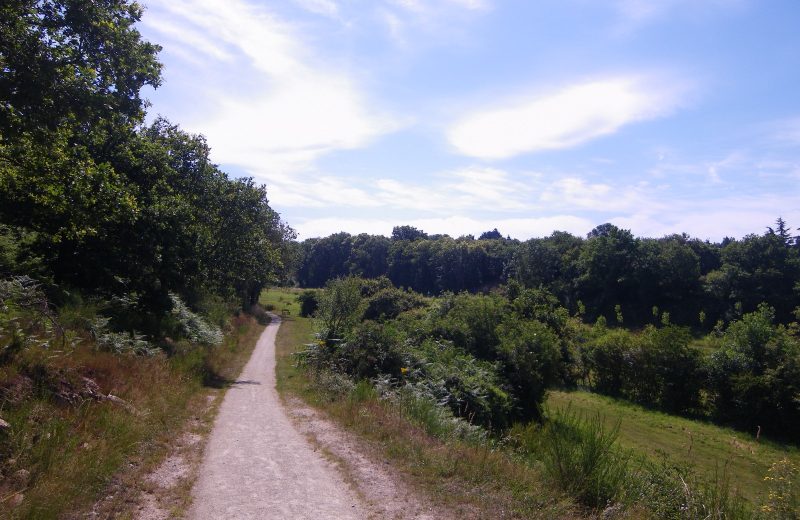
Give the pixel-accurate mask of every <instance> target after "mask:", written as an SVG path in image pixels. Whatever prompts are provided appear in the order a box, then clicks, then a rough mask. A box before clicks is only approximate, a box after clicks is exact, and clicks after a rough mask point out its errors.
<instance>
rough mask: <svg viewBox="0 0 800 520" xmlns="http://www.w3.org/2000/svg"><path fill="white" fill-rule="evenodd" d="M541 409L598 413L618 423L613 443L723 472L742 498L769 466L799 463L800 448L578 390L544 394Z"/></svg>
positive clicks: (761, 486) (754, 492) (758, 493)
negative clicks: (783, 461)
mask: <svg viewBox="0 0 800 520" xmlns="http://www.w3.org/2000/svg"><path fill="white" fill-rule="evenodd" d="M547 406H548V407H549V408H551V409H553V408H563V407H566V406H570V407H571V408H572V409H573V410H575V411H577V412H580V413H582V414H586V415H594V414H600V416H601V417H602V418H603V419H604V421H605V423H606V424H607V425H608V426H613V425H614V424H616V423H617V421H619V423H620V432H619V443H620V444H621V445H622V446H623V447H626V448H630V449H633V450H635V451H636V452H638V453H643V454H646V455H647V456H650V457H654V458H655V457H659V456H660V454H662V453H665V454H667V455H668V456H669V457H670V458H671V459H672V460H675V461H679V462H683V463H689V464H692V465H693V466H694V467H695V469H696V470H697V471H698V472H700V473H702V474H705V475H708V476H713V474H714V472H715V471H717V470H719V471H726V472H727V475H728V477H729V478H730V480H731V485H732V487H734V488H736V489H738V490H739V492H740V493H741V494H742V496H744V497H745V498H747V499H750V500H760V499H762V498H763V495H764V493H765V492H766V485H765V484H766V483H765V482H764V476H765V475H766V473H767V470H768V469H769V466H770V464H772V463H773V462H776V461H778V460H780V459H782V458H784V457H788V458H789V459H790V460H792V461H793V462H794V463H795V464H797V463H800V449H798V448H797V447H796V446H794V447H793V446H786V445H781V444H777V443H774V442H770V441H768V440H765V439H764V438H762V439H761V440H760V441H756V439H755V436H754V435H747V434H746V433H742V432H739V431H736V430H732V429H728V428H722V427H719V426H716V425H713V424H709V423H705V422H701V421H696V420H692V419H686V418H683V417H676V416H673V415H668V414H665V413H661V412H657V411H652V410H648V409H646V408H642V407H640V406H636V405H632V404H629V403H625V402H623V401H619V400H616V399H612V398H610V397H605V396H601V395H597V394H592V393H589V392H583V391H573V392H561V391H553V392H550V394H549V397H548V400H547Z"/></svg>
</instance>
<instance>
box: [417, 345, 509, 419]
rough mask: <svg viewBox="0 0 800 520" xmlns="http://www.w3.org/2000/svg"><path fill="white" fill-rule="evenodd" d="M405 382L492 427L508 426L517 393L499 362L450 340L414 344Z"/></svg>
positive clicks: (460, 412)
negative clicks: (479, 356) (478, 356)
mask: <svg viewBox="0 0 800 520" xmlns="http://www.w3.org/2000/svg"><path fill="white" fill-rule="evenodd" d="M409 357H410V362H409V366H408V367H407V370H406V372H405V374H403V377H402V382H404V383H406V386H410V387H412V388H414V389H415V391H416V392H417V393H418V394H419V395H422V396H425V397H427V398H429V399H432V400H434V401H435V402H437V403H439V404H441V405H445V406H447V407H449V408H450V410H451V411H452V412H453V413H455V414H456V415H457V416H458V417H463V418H466V419H468V420H469V422H471V423H475V424H480V425H483V426H487V427H491V428H496V429H500V428H504V427H506V426H508V424H509V422H510V418H511V416H512V413H513V411H514V395H513V394H512V393H509V392H508V391H507V389H506V388H505V387H506V386H507V383H506V382H505V381H504V378H503V377H502V374H501V371H500V368H499V366H498V365H497V364H496V363H489V362H487V361H482V360H478V359H475V358H474V357H473V356H471V355H469V354H467V353H466V352H464V351H463V350H461V349H459V348H457V347H455V346H454V345H452V344H451V343H449V342H446V341H439V340H433V339H426V340H424V341H423V342H422V343H421V344H420V345H416V346H413V347H412V348H411V350H410V352H409Z"/></svg>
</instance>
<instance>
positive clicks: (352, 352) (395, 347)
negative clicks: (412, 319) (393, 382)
mask: <svg viewBox="0 0 800 520" xmlns="http://www.w3.org/2000/svg"><path fill="white" fill-rule="evenodd" d="M327 350H328V351H330V352H331V354H332V359H331V362H332V365H333V367H334V369H335V370H342V371H344V372H346V373H347V374H349V375H351V376H353V377H354V378H356V379H365V378H366V379H370V378H373V377H376V376H377V375H379V374H388V375H390V376H393V377H399V376H400V374H401V370H400V369H401V368H403V366H404V365H405V361H404V359H403V357H404V356H403V351H402V349H401V344H400V336H399V335H398V333H397V332H396V331H395V330H393V329H392V328H391V327H388V326H381V325H379V324H377V323H375V322H372V321H366V322H363V323H360V324H358V325H356V326H355V327H354V328H353V329H352V330H351V331H350V332H349V333H348V334H347V335H346V337H345V340H344V341H343V342H341V343H339V344H333V345H331V347H330V348H328V349H327Z"/></svg>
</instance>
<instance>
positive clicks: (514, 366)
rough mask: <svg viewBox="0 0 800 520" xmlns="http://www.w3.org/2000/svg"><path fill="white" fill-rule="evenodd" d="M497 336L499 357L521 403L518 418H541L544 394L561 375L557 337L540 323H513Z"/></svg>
mask: <svg viewBox="0 0 800 520" xmlns="http://www.w3.org/2000/svg"><path fill="white" fill-rule="evenodd" d="M497 333H498V336H499V337H500V346H499V347H498V358H499V359H500V362H501V363H502V366H503V373H504V375H505V377H506V378H507V380H508V381H509V383H510V385H511V388H512V389H513V392H514V395H515V396H516V398H517V400H518V405H519V406H518V408H517V412H518V413H517V415H518V417H521V418H525V419H527V418H535V419H539V418H541V404H542V401H543V400H544V396H545V392H546V390H547V388H548V387H549V386H551V385H552V384H553V383H554V382H555V380H556V376H557V373H558V363H559V359H560V357H561V352H560V348H559V340H558V337H557V336H556V335H555V333H554V332H553V331H552V330H551V329H550V328H548V327H547V325H545V324H544V323H540V322H538V321H520V320H510V321H508V322H506V323H503V324H502V325H500V326H499V327H498V328H497Z"/></svg>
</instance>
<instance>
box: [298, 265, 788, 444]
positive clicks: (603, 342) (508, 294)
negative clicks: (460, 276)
mask: <svg viewBox="0 0 800 520" xmlns="http://www.w3.org/2000/svg"><path fill="white" fill-rule="evenodd" d="M386 283H387V282H386V281H385V280H377V281H376V280H364V279H360V278H353V277H350V278H342V279H336V280H333V281H331V282H329V283H328V285H327V286H326V288H325V289H324V290H323V291H321V292H320V293H319V295H318V298H319V301H320V307H319V308H318V310H317V312H316V317H317V320H318V325H319V326H318V330H319V338H318V342H317V343H314V344H312V345H310V346H309V349H308V350H307V351H306V352H305V354H304V356H306V357H305V359H306V361H307V362H308V363H309V364H311V365H313V366H317V367H327V368H331V369H333V370H334V371H337V372H340V373H344V374H346V375H348V376H351V377H354V378H356V379H365V378H366V379H372V378H375V377H388V378H390V379H391V380H392V381H394V382H395V384H396V385H399V386H403V385H406V386H411V387H414V388H416V389H417V390H419V391H420V392H422V393H424V394H425V395H428V396H430V397H431V398H433V399H435V400H437V401H438V402H441V403H445V404H447V405H448V406H449V407H450V408H451V410H452V412H453V413H454V414H456V415H457V416H459V417H463V418H466V419H468V420H470V421H471V422H475V423H476V424H480V425H482V426H486V427H490V428H494V429H502V428H504V427H506V426H509V425H510V424H512V423H513V422H515V421H520V420H530V419H541V417H542V410H541V404H542V402H543V399H544V396H545V392H546V390H547V388H549V387H553V386H560V387H576V386H582V387H585V388H589V389H591V390H593V391H595V392H598V393H603V394H606V395H611V396H614V397H619V398H623V399H627V400H629V401H631V402H635V403H638V404H642V405H645V406H648V407H652V408H656V409H660V410H664V411H666V412H669V413H675V414H683V415H687V416H692V417H704V418H707V419H711V420H715V421H717V422H719V423H722V424H727V425H733V426H736V427H738V428H742V429H745V430H747V431H750V432H753V433H754V432H755V431H756V429H760V431H761V433H762V434H764V435H768V436H771V437H776V438H784V439H788V440H792V439H795V437H796V435H797V433H798V432H800V401H798V399H797V396H798V395H800V385H799V384H798V381H800V377H798V376H800V335H798V328H797V324H794V323H793V324H791V325H790V326H784V325H781V324H777V323H776V321H775V311H774V309H773V308H772V307H770V306H768V305H766V304H762V305H760V306H759V307H758V309H757V310H756V311H755V312H752V313H747V314H745V315H744V316H743V317H742V318H741V319H739V320H736V321H733V322H731V323H730V324H729V325H728V326H727V327H725V328H719V329H717V330H716V331H714V332H713V333H711V334H709V335H708V336H706V337H705V338H702V340H699V339H696V338H695V337H694V336H693V335H692V333H691V331H690V330H689V329H688V328H687V327H681V326H677V325H673V324H671V323H669V322H664V323H661V324H659V325H647V326H645V327H644V328H642V329H640V330H638V331H630V330H627V329H624V328H619V327H610V326H608V325H607V324H606V323H605V322H604V320H602V319H600V320H598V322H597V323H596V324H594V325H587V324H584V323H583V322H582V321H581V320H580V319H579V318H578V317H575V316H570V315H569V313H568V311H567V310H566V309H565V308H563V307H561V306H560V305H559V303H558V300H557V299H556V298H555V297H554V296H553V295H552V294H550V293H549V292H547V291H546V290H544V289H524V288H522V287H521V286H519V285H518V284H513V283H512V284H511V285H509V286H507V287H504V288H502V290H500V291H498V292H495V293H491V294H478V295H471V294H468V293H461V294H457V295H455V294H445V295H443V296H441V297H439V298H435V299H429V300H428V301H426V300H425V299H423V298H422V297H420V296H419V295H413V294H412V293H409V292H408V291H406V290H401V289H397V288H388V287H385V285H386ZM376 287H381V288H380V289H377V290H376ZM376 301H378V302H380V303H381V306H387V307H390V308H393V309H395V311H396V312H391V313H388V314H384V315H382V316H383V318H382V319H381V320H380V321H375V320H374V314H372V313H371V312H370V309H372V308H374V304H375V302H376ZM408 301H415V302H417V303H416V305H414V306H413V307H409V306H408V305H407V302H408ZM387 302H392V303H391V304H389V303H387ZM386 316H389V318H387V317H386ZM395 316H396V317H395ZM392 318H394V319H392ZM698 344H699V345H702V349H701V348H700V346H698Z"/></svg>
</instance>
